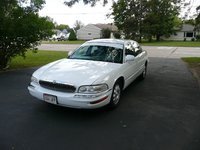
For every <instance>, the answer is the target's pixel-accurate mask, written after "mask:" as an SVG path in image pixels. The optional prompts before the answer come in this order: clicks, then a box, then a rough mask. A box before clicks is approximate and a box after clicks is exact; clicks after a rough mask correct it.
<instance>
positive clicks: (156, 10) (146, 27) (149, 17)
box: [112, 0, 182, 41]
mask: <svg viewBox="0 0 200 150" xmlns="http://www.w3.org/2000/svg"><path fill="white" fill-rule="evenodd" d="M180 1H182V0H162V1H161V0H134V1H133V0H118V1H117V2H114V4H113V7H112V8H113V12H112V15H113V16H114V20H115V24H116V25H117V26H118V28H119V29H121V30H122V31H123V32H124V34H125V37H126V38H130V39H136V40H139V41H140V40H141V37H142V36H144V37H147V38H148V39H149V40H151V38H152V36H155V37H156V39H157V40H160V37H161V36H163V35H169V34H172V33H174V26H175V21H174V20H175V17H177V15H178V12H179V9H180V4H179V3H180Z"/></svg>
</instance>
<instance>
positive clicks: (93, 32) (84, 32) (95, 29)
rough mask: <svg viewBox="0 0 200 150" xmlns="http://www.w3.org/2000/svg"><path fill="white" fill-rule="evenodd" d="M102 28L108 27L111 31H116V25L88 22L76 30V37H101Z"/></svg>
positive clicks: (90, 38)
mask: <svg viewBox="0 0 200 150" xmlns="http://www.w3.org/2000/svg"><path fill="white" fill-rule="evenodd" d="M102 29H110V30H111V33H112V32H115V31H118V29H117V27H116V26H115V25H113V24H88V25H86V26H84V27H82V28H80V29H79V30H78V31H77V38H78V39H79V40H92V39H99V38H101V37H102V34H101V31H102ZM111 37H112V34H111Z"/></svg>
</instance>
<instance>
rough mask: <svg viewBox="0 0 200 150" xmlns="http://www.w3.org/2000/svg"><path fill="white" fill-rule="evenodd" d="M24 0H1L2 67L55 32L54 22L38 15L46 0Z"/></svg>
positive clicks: (0, 62)
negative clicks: (28, 1) (26, 0)
mask: <svg viewBox="0 0 200 150" xmlns="http://www.w3.org/2000/svg"><path fill="white" fill-rule="evenodd" d="M23 2H24V0H21V1H17V0H9V1H8V0H1V1H0V22H1V24H0V69H3V68H5V67H7V65H8V64H9V62H10V60H11V59H12V58H13V57H15V56H17V55H21V56H25V52H26V51H27V50H28V49H32V50H35V47H36V46H37V45H38V44H39V41H40V40H42V39H44V38H46V37H48V36H50V35H51V34H52V33H53V32H52V29H53V27H54V25H53V23H52V22H50V21H48V18H45V17H39V15H38V11H39V9H41V8H42V5H43V4H44V1H43V0H31V1H30V3H26V5H24V3H23Z"/></svg>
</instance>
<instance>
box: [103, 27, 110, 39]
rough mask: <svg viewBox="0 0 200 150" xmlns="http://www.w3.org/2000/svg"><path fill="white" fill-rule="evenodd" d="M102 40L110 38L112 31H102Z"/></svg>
mask: <svg viewBox="0 0 200 150" xmlns="http://www.w3.org/2000/svg"><path fill="white" fill-rule="evenodd" d="M101 34H102V38H110V34H111V31H110V29H108V28H107V29H102V31H101Z"/></svg>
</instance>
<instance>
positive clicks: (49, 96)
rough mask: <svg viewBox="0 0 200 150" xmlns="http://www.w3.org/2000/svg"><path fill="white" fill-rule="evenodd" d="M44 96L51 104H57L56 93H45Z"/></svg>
mask: <svg viewBox="0 0 200 150" xmlns="http://www.w3.org/2000/svg"><path fill="white" fill-rule="evenodd" d="M43 98H44V101H45V102H48V103H51V104H57V97H56V96H54V95H49V94H44V95H43Z"/></svg>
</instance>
